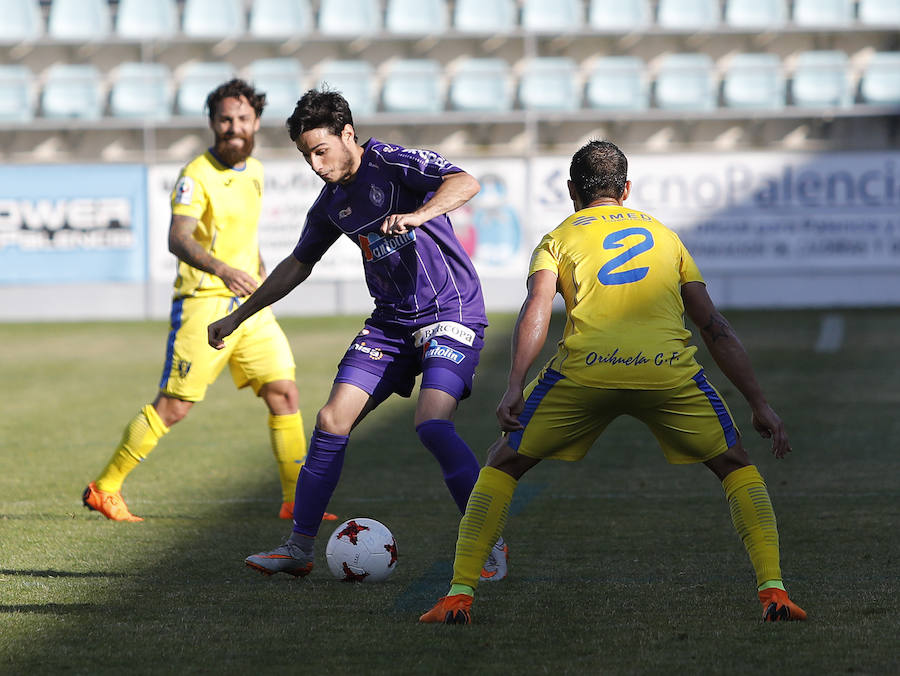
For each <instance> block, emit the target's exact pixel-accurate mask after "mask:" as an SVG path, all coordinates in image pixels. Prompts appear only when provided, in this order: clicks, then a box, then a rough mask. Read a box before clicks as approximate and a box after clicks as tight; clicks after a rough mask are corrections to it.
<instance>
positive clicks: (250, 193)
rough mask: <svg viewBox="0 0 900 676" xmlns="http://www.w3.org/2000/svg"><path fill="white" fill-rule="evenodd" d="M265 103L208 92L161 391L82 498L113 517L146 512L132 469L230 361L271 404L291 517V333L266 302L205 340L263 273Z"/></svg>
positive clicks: (177, 195) (186, 191)
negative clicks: (127, 483)
mask: <svg viewBox="0 0 900 676" xmlns="http://www.w3.org/2000/svg"><path fill="white" fill-rule="evenodd" d="M265 103H266V96H265V94H263V93H261V92H257V91H255V90H254V89H253V87H252V86H250V85H249V84H247V83H246V82H244V81H242V80H238V79H235V80H231V81H229V82H226V83H224V84H222V85H220V86H219V87H217V88H216V89H215V90H213V91H212V92H211V93H210V94H209V96H208V98H207V101H206V104H207V107H208V109H209V125H210V128H211V129H212V131H213V134H214V137H215V142H214V145H213V147H211V148H209V149H208V150H207V151H206V152H205V153H203V154H202V155H200V156H199V157H196V158H194V159H193V160H192V161H191V162H189V163H188V164H187V166H185V167H184V169H183V170H182V172H181V175H180V176H179V178H178V182H177V183H176V185H175V189H174V191H173V192H172V196H171V200H172V220H171V225H170V227H169V250H170V251H171V252H172V253H173V254H175V256H176V257H177V258H178V274H177V276H176V278H175V292H174V295H173V300H172V312H171V331H170V333H169V339H168V342H167V344H166V356H165V364H164V366H163V373H162V379H161V380H160V384H159V392H158V394H157V395H156V398H155V399H154V400H153V402H152V403H150V404H147V405H145V406H144V407H143V408H141V410H140V411H138V413H137V415H135V417H134V418H132V419H131V421H130V422H129V423H128V425H127V426H126V427H125V431H124V434H123V436H122V440H121V442H120V443H119V446H118V447H117V448H116V450H115V452H114V453H113V456H112V458H111V459H110V461H109V463H108V464H107V466H106V467H105V468H104V469H103V471H102V472H101V473H100V475H99V476H98V477H97V478H96V479H95V480H94V481H92V482H91V483H90V484H89V485H88V487H87V488H86V489H85V490H84V494H83V496H82V501H83V503H84V505H85V506H86V507H89V508H90V509H92V510H96V511H98V512H100V513H101V514H103V515H104V516H105V517H107V518H108V519H112V520H114V521H142V520H143V519H141V518H140V517H138V516H135V515H133V514H132V513H131V512H130V511H129V509H128V507H127V505H126V504H125V501H124V500H123V499H122V495H121V488H122V483H123V481H124V480H125V477H126V476H128V474H129V473H130V472H131V471H132V470H133V469H134V468H135V467H136V466H137V464H138V463H139V462H141V461H143V460H144V459H145V458H146V457H147V455H148V454H149V453H150V452H151V451H152V450H153V449H154V448H155V447H156V445H157V443H158V442H159V440H160V439H161V438H162V437H163V435H165V434H166V433H167V432H168V431H169V429H170V428H171V427H172V425H174V424H175V423H177V422H178V421H179V420H182V419H183V418H184V417H185V416H186V415H187V413H188V411H190V410H191V408H192V407H193V405H194V404H195V403H197V402H199V401H202V400H203V397H204V395H205V394H206V389H207V387H208V386H209V385H210V384H211V383H212V382H213V381H215V379H216V378H217V377H218V375H219V373H221V371H222V369H223V368H225V366H226V365H228V367H229V368H230V370H231V377H232V379H233V380H234V383H235V385H237V386H238V387H247V386H249V387H251V388H252V389H253V392H254V393H255V394H256V395H257V396H258V397H260V398H261V399H262V400H263V401H264V402H265V403H266V406H267V407H268V409H269V419H268V426H269V436H270V440H271V444H272V451H273V452H274V454H275V459H276V461H277V464H278V469H279V474H280V479H281V487H282V500H283V501H282V505H281V510H280V513H279V516H280V517H281V518H284V519H290V518H291V516H292V513H293V502H294V490H295V485H296V482H297V475H298V474H299V472H300V467H301V466H302V464H303V461H304V458H305V457H306V438H305V434H304V430H303V420H302V418H301V416H300V411H299V409H298V406H297V404H298V394H297V386H296V384H295V382H294V368H295V365H294V358H293V356H292V354H291V349H290V346H289V345H288V341H287V338H286V337H285V335H284V332H283V331H282V330H281V327H280V326H279V325H278V323H277V322H276V321H275V316H274V315H273V314H272V312H271V310H270V309H268V308H267V309H266V310H264V311H262V312H259V313H257V314H256V315H254V316H253V318H252V319H251V320H250V321H247V322H244V324H242V325H241V327H240V329H239V330H238V335H236V336H235V338H236V339H233V340H232V341H231V342H229V343H228V347H227V348H226V349H224V350H214V349H212V348H211V347H209V345H208V343H207V338H206V326H207V325H208V324H209V323H210V322H212V321H215V320H216V319H219V318H220V317H224V316H225V315H227V314H228V313H229V312H231V311H232V310H233V309H234V308H235V307H237V306H238V305H240V304H241V303H242V302H243V300H244V299H245V298H246V297H247V296H249V295H250V294H251V293H253V291H254V290H255V289H256V288H257V286H259V284H260V283H261V282H262V280H263V278H264V277H265V268H264V266H263V262H262V258H261V257H260V254H259V238H258V233H257V230H258V222H259V214H260V208H261V204H262V192H263V169H262V165H261V164H260V163H259V161H257V160H256V159H254V158H252V157H250V154H251V153H252V151H253V145H254V135H255V133H256V132H257V131H258V130H259V120H260V115H262V111H263V108H264V106H265ZM326 518H332V519H333V518H335V517H334V516H333V515H326Z"/></svg>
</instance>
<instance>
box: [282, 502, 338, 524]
mask: <svg viewBox="0 0 900 676" xmlns="http://www.w3.org/2000/svg"><path fill="white" fill-rule="evenodd" d="M278 518H279V519H293V518H294V503H293V502H282V503H281V511H279V512H278ZM322 521H337V515H336V514H332V513H331V512H325V513H324V514H323V515H322Z"/></svg>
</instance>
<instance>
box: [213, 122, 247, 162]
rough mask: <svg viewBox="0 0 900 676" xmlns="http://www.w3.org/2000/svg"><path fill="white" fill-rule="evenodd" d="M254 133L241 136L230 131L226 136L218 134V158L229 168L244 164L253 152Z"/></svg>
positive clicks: (216, 148) (216, 146) (216, 147)
mask: <svg viewBox="0 0 900 676" xmlns="http://www.w3.org/2000/svg"><path fill="white" fill-rule="evenodd" d="M254 137H255V134H254V133H253V132H249V133H245V134H240V133H238V132H236V131H233V130H229V131H227V132H225V133H224V134H219V133H216V144H215V150H216V156H218V158H219V159H220V160H222V162H224V163H225V164H227V165H228V166H229V167H234V166H237V165H239V164H242V163H243V162H244V161H245V160H246V159H247V158H248V157H250V155H251V153H252V152H253V146H254Z"/></svg>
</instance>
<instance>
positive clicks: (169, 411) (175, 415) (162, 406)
mask: <svg viewBox="0 0 900 676" xmlns="http://www.w3.org/2000/svg"><path fill="white" fill-rule="evenodd" d="M193 405H194V403H193V402H191V401H184V400H182V399H175V398H174V397H166V396H162V395H160V396H159V397H157V398H156V401H154V402H153V408H155V409H156V412H157V414H158V415H159V419H160V420H162V422H163V425H165V426H166V427H171V426H172V425H174V424H175V423H177V422H180V421H181V420H184V417H185V416H186V415H187V414H188V411H190V410H191V407H192V406H193Z"/></svg>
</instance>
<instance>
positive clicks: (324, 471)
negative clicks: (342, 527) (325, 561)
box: [294, 429, 350, 537]
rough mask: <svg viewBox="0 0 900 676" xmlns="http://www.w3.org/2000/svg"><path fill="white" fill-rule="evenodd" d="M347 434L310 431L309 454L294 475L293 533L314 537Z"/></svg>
mask: <svg viewBox="0 0 900 676" xmlns="http://www.w3.org/2000/svg"><path fill="white" fill-rule="evenodd" d="M349 440H350V437H349V436H345V435H343V434H330V433H329V432H323V431H322V430H320V429H315V430H313V433H312V439H310V440H309V453H308V454H307V456H306V462H305V463H304V464H303V467H302V468H301V469H300V476H299V477H297V491H296V493H295V494H294V532H295V533H300V534H301V535H306V536H308V537H315V536H316V533H318V532H319V526H321V525H322V515H323V514H325V508H326V507H327V506H328V501H329V500H331V494H332V493H334V489H335V487H336V486H337V483H338V479H339V478H340V477H341V468H342V467H343V466H344V449H346V448H347V442H348V441H349Z"/></svg>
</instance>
